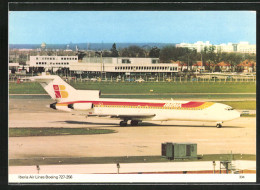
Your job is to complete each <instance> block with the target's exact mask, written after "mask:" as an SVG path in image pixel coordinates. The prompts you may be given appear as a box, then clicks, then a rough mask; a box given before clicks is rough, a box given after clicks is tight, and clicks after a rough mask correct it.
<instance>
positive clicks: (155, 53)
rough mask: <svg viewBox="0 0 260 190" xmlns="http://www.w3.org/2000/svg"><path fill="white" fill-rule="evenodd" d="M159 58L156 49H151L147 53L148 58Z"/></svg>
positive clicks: (158, 50) (157, 49) (158, 51)
mask: <svg viewBox="0 0 260 190" xmlns="http://www.w3.org/2000/svg"><path fill="white" fill-rule="evenodd" d="M159 56H160V49H159V48H158V47H153V48H152V49H151V50H150V52H149V57H156V58H159Z"/></svg>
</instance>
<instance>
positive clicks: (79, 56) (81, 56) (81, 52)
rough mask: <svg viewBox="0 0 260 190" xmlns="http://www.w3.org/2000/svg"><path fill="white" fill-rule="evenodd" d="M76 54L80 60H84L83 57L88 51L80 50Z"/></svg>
mask: <svg viewBox="0 0 260 190" xmlns="http://www.w3.org/2000/svg"><path fill="white" fill-rule="evenodd" d="M76 55H77V56H78V60H82V59H83V57H85V55H86V53H85V52H83V51H78V52H77V53H76Z"/></svg>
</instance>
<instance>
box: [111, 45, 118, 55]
mask: <svg viewBox="0 0 260 190" xmlns="http://www.w3.org/2000/svg"><path fill="white" fill-rule="evenodd" d="M118 56H119V54H118V51H117V49H116V44H115V43H114V44H113V45H112V48H111V57H118Z"/></svg>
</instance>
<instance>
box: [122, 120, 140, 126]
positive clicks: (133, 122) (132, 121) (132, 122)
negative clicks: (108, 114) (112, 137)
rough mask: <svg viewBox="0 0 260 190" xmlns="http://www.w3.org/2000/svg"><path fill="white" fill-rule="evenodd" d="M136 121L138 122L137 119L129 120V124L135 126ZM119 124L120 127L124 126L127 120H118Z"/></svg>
mask: <svg viewBox="0 0 260 190" xmlns="http://www.w3.org/2000/svg"><path fill="white" fill-rule="evenodd" d="M138 123H139V121H137V120H131V123H130V124H131V126H137V125H138ZM119 124H120V126H121V127H125V126H127V120H124V121H120V123H119Z"/></svg>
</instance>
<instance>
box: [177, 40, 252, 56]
mask: <svg viewBox="0 0 260 190" xmlns="http://www.w3.org/2000/svg"><path fill="white" fill-rule="evenodd" d="M209 46H212V44H210V43H209V41H206V43H204V42H202V41H198V42H196V43H194V44H189V43H180V44H176V47H183V48H189V49H196V50H197V52H201V50H203V49H204V47H209ZM213 46H215V47H216V49H215V52H220V51H221V52H228V53H231V52H238V53H254V54H255V53H256V45H255V44H249V42H239V43H227V44H224V43H223V44H219V45H213Z"/></svg>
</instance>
